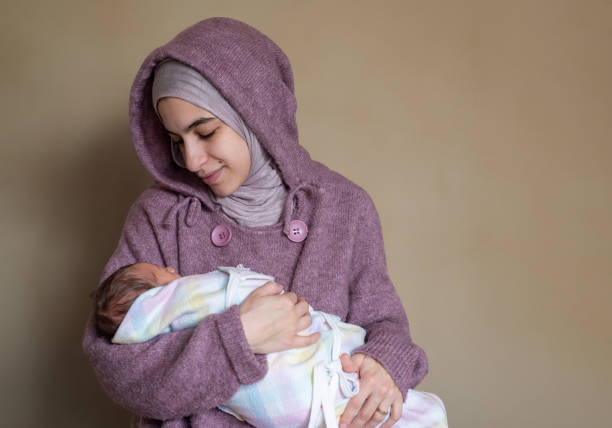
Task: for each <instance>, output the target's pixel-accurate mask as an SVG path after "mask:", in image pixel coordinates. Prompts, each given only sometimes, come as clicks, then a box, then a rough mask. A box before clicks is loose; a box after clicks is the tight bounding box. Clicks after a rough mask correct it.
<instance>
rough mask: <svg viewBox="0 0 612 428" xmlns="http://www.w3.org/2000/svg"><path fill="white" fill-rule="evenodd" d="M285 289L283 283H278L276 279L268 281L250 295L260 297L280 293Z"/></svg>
mask: <svg viewBox="0 0 612 428" xmlns="http://www.w3.org/2000/svg"><path fill="white" fill-rule="evenodd" d="M283 289H284V288H283V286H282V285H280V284H277V283H276V282H274V281H268V282H266V283H265V284H264V285H262V286H261V287H258V288H257V289H255V290H254V291H253V292H252V293H251V294H250V295H249V296H254V297H255V296H259V297H263V296H274V295H275V294H278V293H280V292H281V291H283ZM247 298H248V297H247Z"/></svg>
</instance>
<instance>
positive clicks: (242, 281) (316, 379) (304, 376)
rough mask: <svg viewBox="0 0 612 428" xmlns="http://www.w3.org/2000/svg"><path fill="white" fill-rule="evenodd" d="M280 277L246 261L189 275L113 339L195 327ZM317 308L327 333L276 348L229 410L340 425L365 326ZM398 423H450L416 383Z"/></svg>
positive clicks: (428, 426)
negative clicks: (349, 365)
mask: <svg viewBox="0 0 612 428" xmlns="http://www.w3.org/2000/svg"><path fill="white" fill-rule="evenodd" d="M273 280H274V278H273V277H271V276H268V275H263V274H260V273H257V272H253V271H251V270H250V269H248V268H245V267H243V266H242V265H238V266H237V267H220V268H218V269H217V270H215V271H212V272H209V273H205V274H201V275H190V276H185V277H181V278H179V279H177V280H175V281H173V282H171V283H169V284H167V285H165V286H160V287H156V288H152V289H150V290H147V291H146V292H145V293H143V294H141V295H140V296H138V298H137V299H136V300H135V301H134V303H133V304H132V306H131V307H130V309H129V311H128V313H127V315H126V316H125V318H124V320H123V322H122V323H121V324H120V326H119V328H118V329H117V332H116V334H115V336H114V337H113V339H112V341H113V342H114V343H119V344H127V343H139V342H144V341H147V340H150V339H152V338H153V337H155V336H157V335H158V334H163V333H168V332H171V331H176V330H181V329H185V328H190V327H194V326H195V325H197V323H198V322H199V321H200V320H202V319H203V318H204V317H206V316H207V315H208V314H212V313H219V312H223V311H225V310H226V309H227V308H228V307H230V306H231V305H234V304H240V303H241V302H242V301H243V300H244V299H245V298H246V297H247V296H248V295H249V294H250V293H251V292H252V291H253V290H254V289H256V288H257V287H260V286H261V285H263V284H265V283H266V282H268V281H273ZM309 310H310V314H311V316H312V324H311V325H310V327H309V328H308V329H307V332H308V333H309V334H310V333H314V332H321V338H320V340H319V341H318V342H317V343H316V344H314V345H311V346H308V347H305V348H297V349H290V350H287V351H282V352H275V353H271V354H268V355H267V361H268V372H267V374H266V376H265V377H264V378H263V379H262V380H260V381H258V382H256V383H253V384H250V385H241V386H240V387H239V388H238V390H237V391H236V393H235V394H234V395H233V396H232V397H231V398H230V399H229V400H228V401H227V402H225V403H223V404H222V405H220V406H219V408H220V409H221V410H223V411H225V412H227V413H230V414H232V415H234V416H235V417H237V418H238V419H240V420H246V421H247V422H248V423H249V424H251V425H253V426H256V427H308V428H314V427H323V426H326V427H328V428H330V427H334V428H336V427H338V420H339V418H340V416H341V415H342V413H343V411H344V408H345V407H346V404H347V403H348V400H349V399H350V398H351V397H352V396H354V395H355V394H356V393H357V392H358V391H359V380H358V377H357V375H356V374H355V373H346V372H344V371H343V370H342V366H341V364H340V360H339V357H340V355H341V354H342V353H345V352H346V353H348V354H350V353H351V351H352V350H354V349H355V348H357V347H359V346H360V345H362V344H363V343H364V338H365V331H364V330H363V328H361V327H359V326H357V325H353V324H348V323H344V322H342V321H340V318H339V317H337V316H335V315H331V314H327V313H324V312H320V311H315V310H314V309H312V308H310V309H309ZM388 417H389V415H387V418H388ZM394 426H396V427H405V428H444V427H447V422H446V412H445V409H444V405H443V403H442V401H441V400H440V399H439V398H438V397H437V396H436V395H434V394H430V393H426V392H421V391H416V390H409V392H408V394H407V397H406V401H405V402H404V406H403V414H402V418H401V419H400V420H399V421H398V422H397V423H396V424H395V425H394Z"/></svg>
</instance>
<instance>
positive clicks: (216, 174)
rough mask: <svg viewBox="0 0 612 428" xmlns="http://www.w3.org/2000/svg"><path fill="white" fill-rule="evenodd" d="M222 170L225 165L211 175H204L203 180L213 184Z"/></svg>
mask: <svg viewBox="0 0 612 428" xmlns="http://www.w3.org/2000/svg"><path fill="white" fill-rule="evenodd" d="M222 170H223V167H221V168H219V169H218V170H216V171H215V172H213V173H212V174H210V175H208V176H206V177H203V178H202V180H204V183H206V184H213V183H214V182H215V181H217V179H218V178H219V176H220V175H221V171H222Z"/></svg>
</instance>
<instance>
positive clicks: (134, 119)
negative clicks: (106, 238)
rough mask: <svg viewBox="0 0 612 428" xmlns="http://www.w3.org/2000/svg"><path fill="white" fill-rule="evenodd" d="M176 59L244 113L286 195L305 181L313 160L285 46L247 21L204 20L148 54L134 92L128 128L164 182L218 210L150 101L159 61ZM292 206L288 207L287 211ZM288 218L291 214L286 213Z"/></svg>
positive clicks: (147, 165)
mask: <svg viewBox="0 0 612 428" xmlns="http://www.w3.org/2000/svg"><path fill="white" fill-rule="evenodd" d="M167 58H172V59H175V60H177V61H180V62H182V63H184V64H187V65H189V66H191V67H193V68H194V69H196V70H198V71H199V72H200V73H201V74H202V75H203V76H204V77H205V78H206V79H207V80H208V81H209V82H210V83H211V84H212V85H213V86H214V87H215V88H216V89H217V90H218V91H219V92H220V93H221V95H222V96H223V97H224V98H225V99H226V100H227V101H228V102H229V103H230V105H231V106H232V107H233V108H234V109H235V110H236V111H237V112H238V113H239V114H240V116H241V117H242V119H243V120H244V122H245V123H246V124H247V126H249V128H250V129H251V130H252V131H253V132H254V133H255V135H256V136H257V138H258V140H259V141H260V143H261V144H262V146H263V147H264V148H265V149H266V150H267V151H268V153H269V154H270V156H271V157H272V158H273V159H274V161H275V162H276V165H277V166H278V169H279V172H280V174H281V177H282V178H283V181H284V182H285V184H286V185H287V186H288V187H289V198H288V201H287V204H286V207H289V210H290V209H291V208H290V206H289V203H288V202H289V200H292V198H293V197H294V195H295V192H296V191H297V190H298V189H299V188H300V187H303V186H304V185H305V181H306V178H307V177H308V176H309V174H308V172H309V171H312V169H313V166H314V165H313V161H312V160H311V159H310V156H309V154H308V152H307V151H306V150H305V149H304V148H303V147H301V146H300V145H299V142H298V130H297V122H296V117H295V113H296V109H297V102H296V99H295V95H294V86H293V72H292V70H291V65H290V64H289V60H288V59H287V57H286V55H285V54H284V53H283V51H282V50H281V49H280V48H279V47H278V46H277V45H276V44H275V43H274V42H273V41H272V40H271V39H269V38H268V37H267V36H266V35H264V34H263V33H261V32H260V31H258V30H257V29H255V28H253V27H251V26H249V25H247V24H245V23H244V22H241V21H238V20H235V19H231V18H223V17H215V18H209V19H205V20H203V21H200V22H198V23H197V24H194V25H192V26H191V27H189V28H187V29H185V30H184V31H182V32H181V33H179V34H178V35H176V37H174V38H173V39H172V40H170V41H169V42H168V43H166V44H165V45H163V46H160V47H159V48H157V49H155V50H154V51H153V52H151V53H150V54H149V55H148V56H147V57H146V58H145V60H144V62H143V63H142V65H141V67H140V69H139V71H138V73H137V75H136V78H135V79H134V83H133V85H132V89H131V92H130V111H129V113H130V130H131V133H132V139H133V142H134V146H135V148H136V152H137V154H138V156H139V157H140V160H141V161H142V163H143V165H144V166H145V168H146V169H147V170H148V171H149V173H150V174H151V175H152V176H153V178H154V179H155V180H156V181H157V182H158V183H159V184H160V185H161V186H163V187H165V188H168V189H170V190H173V191H176V192H178V193H180V194H183V195H185V196H187V197H192V198H193V197H195V198H197V199H199V200H200V201H201V202H202V203H203V204H204V205H206V206H207V207H208V208H209V209H211V210H218V207H219V206H218V205H216V204H215V203H214V202H213V201H212V200H211V198H210V196H209V195H208V192H207V190H206V184H205V183H203V182H202V180H201V179H200V178H198V177H197V176H196V175H195V174H193V173H191V172H190V171H188V170H186V169H183V168H180V167H178V166H177V165H176V164H175V163H174V161H173V160H172V155H171V152H170V146H169V137H168V135H167V134H166V132H165V131H164V128H163V126H162V124H161V123H160V121H159V119H158V118H157V115H156V114H155V110H154V108H153V103H152V100H151V87H152V84H153V73H154V69H155V66H156V65H157V64H159V63H160V62H162V61H163V60H164V59H167ZM285 211H287V209H286V210H285ZM286 218H287V213H286Z"/></svg>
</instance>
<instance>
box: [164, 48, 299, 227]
mask: <svg viewBox="0 0 612 428" xmlns="http://www.w3.org/2000/svg"><path fill="white" fill-rule="evenodd" d="M152 96H153V106H154V108H155V111H156V112H157V116H158V117H159V112H158V111H157V103H158V102H159V100H160V99H161V98H164V97H176V98H181V99H183V100H185V101H187V102H189V103H191V104H194V105H196V106H198V107H200V108H203V109H205V110H208V111H209V112H211V113H212V114H214V115H215V116H216V117H217V118H219V119H220V120H222V121H223V122H224V123H225V124H227V125H228V126H229V127H231V128H232V129H233V130H234V131H236V132H237V133H238V134H239V135H240V136H241V137H242V138H243V139H244V140H245V141H246V142H247V145H248V147H249V152H250V154H251V169H250V171H249V175H248V176H247V178H246V180H245V181H244V183H242V185H241V186H240V187H239V188H238V189H237V190H236V191H235V192H234V193H232V194H231V195H228V196H217V195H215V193H214V192H213V191H212V190H211V189H210V187H208V186H206V187H207V188H208V191H209V193H210V195H211V198H212V200H213V201H215V202H216V203H218V204H219V205H221V209H222V211H223V213H224V214H225V215H226V216H227V217H229V218H230V219H231V220H233V221H234V222H236V223H238V224H241V225H244V226H249V227H255V226H267V225H271V224H276V223H278V222H279V221H280V217H281V215H282V211H283V206H284V203H285V200H286V198H287V193H288V192H287V189H286V188H285V184H284V183H283V180H282V178H281V176H280V174H279V172H278V168H277V167H276V165H275V163H274V161H273V159H272V158H271V157H270V155H269V154H268V152H267V151H266V150H265V149H264V148H263V147H262V146H261V144H260V143H259V141H258V140H257V137H256V136H255V134H254V133H253V132H252V131H251V130H250V129H249V127H248V126H247V125H246V124H245V123H244V121H243V120H242V118H241V117H240V115H239V114H238V112H236V110H234V109H233V108H232V106H230V104H229V103H228V102H227V101H226V100H225V99H224V98H223V96H222V95H221V94H220V93H219V91H217V89H216V88H215V87H213V86H212V85H211V84H210V82H208V80H206V79H205V78H204V76H202V75H201V74H200V73H199V72H198V71H197V70H195V69H193V68H191V67H189V66H187V65H185V64H183V63H181V62H178V61H175V60H165V61H163V62H161V63H160V64H158V65H157V67H156V68H155V78H154V81H153V88H152ZM168 145H169V147H168V148H169V149H170V143H168ZM179 166H180V165H179Z"/></svg>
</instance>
